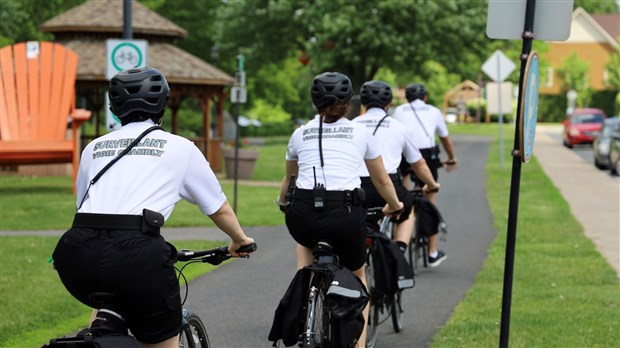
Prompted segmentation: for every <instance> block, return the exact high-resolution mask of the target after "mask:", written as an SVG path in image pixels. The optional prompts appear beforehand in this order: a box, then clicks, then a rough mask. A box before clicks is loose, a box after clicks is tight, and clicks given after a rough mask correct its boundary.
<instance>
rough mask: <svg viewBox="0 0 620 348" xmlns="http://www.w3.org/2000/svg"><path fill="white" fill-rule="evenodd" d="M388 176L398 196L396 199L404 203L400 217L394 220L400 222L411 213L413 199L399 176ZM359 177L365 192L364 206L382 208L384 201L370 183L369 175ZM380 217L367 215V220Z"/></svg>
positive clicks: (375, 220)
mask: <svg viewBox="0 0 620 348" xmlns="http://www.w3.org/2000/svg"><path fill="white" fill-rule="evenodd" d="M390 178H391V179H392V183H393V184H394V190H396V195H397V196H398V199H399V200H400V201H401V202H403V205H404V211H403V213H402V214H400V217H399V218H398V220H396V223H401V222H403V221H405V220H407V218H409V214H410V213H411V209H412V207H413V199H412V197H411V194H409V191H407V189H406V188H405V186H403V182H402V180H401V179H400V177H399V178H396V177H395V175H390ZM361 179H362V188H363V189H364V191H365V192H366V208H367V209H371V208H376V209H378V208H383V207H384V206H385V203H386V202H385V200H384V199H383V197H381V195H379V192H378V191H377V189H376V188H375V186H374V185H373V184H372V181H371V180H370V177H362V178H361ZM381 217H382V215H379V216H378V217H377V216H374V217H369V222H370V223H376V222H377V221H378V220H379V219H380V218H381Z"/></svg>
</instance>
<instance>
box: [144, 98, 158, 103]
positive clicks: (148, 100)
mask: <svg viewBox="0 0 620 348" xmlns="http://www.w3.org/2000/svg"><path fill="white" fill-rule="evenodd" d="M146 101H147V102H149V103H151V104H157V103H158V102H159V98H154V97H151V98H146Z"/></svg>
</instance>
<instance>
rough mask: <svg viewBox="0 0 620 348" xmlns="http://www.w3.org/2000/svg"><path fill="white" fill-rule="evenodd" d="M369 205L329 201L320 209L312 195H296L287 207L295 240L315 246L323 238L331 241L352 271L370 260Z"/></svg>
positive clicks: (290, 230)
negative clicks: (367, 243)
mask: <svg viewBox="0 0 620 348" xmlns="http://www.w3.org/2000/svg"><path fill="white" fill-rule="evenodd" d="M365 220H366V209H364V207H363V206H362V205H350V206H346V205H345V204H344V202H337V201H328V202H326V204H325V208H324V209H323V210H316V209H315V208H314V202H313V200H312V199H307V198H295V199H293V203H292V204H291V205H290V206H289V208H288V209H287V210H286V227H287V228H288V230H289V233H290V234H291V236H292V237H293V238H294V239H295V241H296V242H297V243H299V244H301V245H303V246H305V247H307V248H310V249H312V248H313V247H314V246H316V244H317V242H318V241H319V240H326V241H328V242H329V243H330V244H331V245H332V247H333V248H334V253H335V254H336V255H338V258H339V260H340V264H341V265H342V266H344V267H346V268H348V269H350V270H351V271H355V270H358V269H359V268H360V267H362V266H363V265H364V263H365V262H366V232H365V231H366V222H365Z"/></svg>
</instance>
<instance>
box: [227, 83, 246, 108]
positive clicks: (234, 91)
mask: <svg viewBox="0 0 620 348" xmlns="http://www.w3.org/2000/svg"><path fill="white" fill-rule="evenodd" d="M247 101H248V90H247V89H246V88H245V87H238V86H234V87H232V88H231V89H230V102H231V103H240V104H245V103H246V102H247Z"/></svg>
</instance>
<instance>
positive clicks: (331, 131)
mask: <svg viewBox="0 0 620 348" xmlns="http://www.w3.org/2000/svg"><path fill="white" fill-rule="evenodd" d="M353 129H354V128H353V127H333V128H323V139H329V138H336V139H337V138H340V139H353ZM318 138H319V127H313V128H306V129H304V133H303V138H302V139H303V141H308V140H312V139H318Z"/></svg>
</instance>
